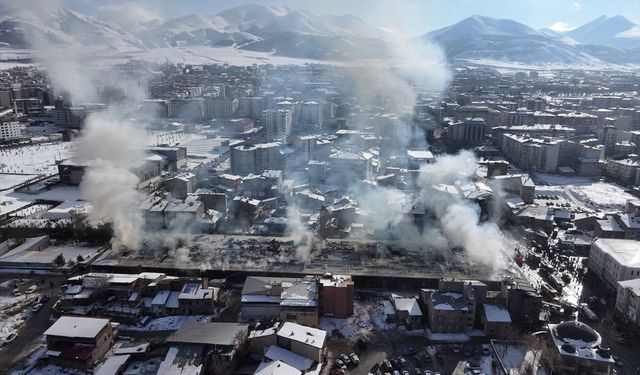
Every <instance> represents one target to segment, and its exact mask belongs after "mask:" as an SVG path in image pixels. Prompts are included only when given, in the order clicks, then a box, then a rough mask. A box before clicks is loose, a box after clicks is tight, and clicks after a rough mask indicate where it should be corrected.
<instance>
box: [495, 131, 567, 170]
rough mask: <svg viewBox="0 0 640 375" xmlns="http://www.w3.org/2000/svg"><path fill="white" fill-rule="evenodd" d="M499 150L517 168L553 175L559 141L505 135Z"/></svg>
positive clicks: (556, 164) (558, 151)
mask: <svg viewBox="0 0 640 375" xmlns="http://www.w3.org/2000/svg"><path fill="white" fill-rule="evenodd" d="M501 150H502V152H503V153H504V155H505V156H506V157H507V158H508V159H510V160H511V161H513V163H514V164H515V165H516V166H518V167H519V168H522V169H525V170H530V171H539V172H550V173H554V172H555V171H556V169H557V168H558V158H559V154H560V141H558V140H549V139H537V138H530V137H527V136H517V135H514V134H509V133H505V134H503V135H502V146H501Z"/></svg>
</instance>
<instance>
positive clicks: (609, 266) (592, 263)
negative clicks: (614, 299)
mask: <svg viewBox="0 0 640 375" xmlns="http://www.w3.org/2000/svg"><path fill="white" fill-rule="evenodd" d="M589 269H590V270H591V271H592V272H593V273H594V274H596V275H598V276H599V277H600V278H601V279H603V280H604V281H606V282H607V283H608V284H609V285H610V286H611V287H612V288H617V286H618V281H624V280H630V279H637V278H640V242H639V241H634V240H623V239H613V238H597V239H596V240H594V241H593V243H592V244H591V252H590V253H589Z"/></svg>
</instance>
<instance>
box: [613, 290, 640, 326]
mask: <svg viewBox="0 0 640 375" xmlns="http://www.w3.org/2000/svg"><path fill="white" fill-rule="evenodd" d="M615 315H616V316H618V317H619V318H621V319H622V321H624V322H626V323H629V324H631V325H633V326H634V327H635V328H636V329H640V278H636V279H630V280H624V281H618V291H617V294H616V309H615Z"/></svg>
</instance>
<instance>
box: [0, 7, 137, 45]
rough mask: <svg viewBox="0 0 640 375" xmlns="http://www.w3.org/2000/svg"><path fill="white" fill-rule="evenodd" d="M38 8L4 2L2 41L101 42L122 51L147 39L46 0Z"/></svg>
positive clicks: (0, 10)
mask: <svg viewBox="0 0 640 375" xmlns="http://www.w3.org/2000/svg"><path fill="white" fill-rule="evenodd" d="M40 5H41V6H39V7H38V8H37V9H34V8H27V7H24V6H14V5H12V4H0V15H1V16H0V44H2V45H5V46H10V47H13V48H30V47H32V46H33V44H37V45H38V46H39V47H44V46H47V45H75V46H96V45H98V46H100V47H101V48H104V49H114V50H118V51H122V50H131V49H139V48H142V47H143V43H142V42H141V41H140V40H138V39H137V38H136V37H134V36H133V35H131V34H130V33H128V32H126V31H124V30H123V29H121V28H120V27H118V26H117V25H114V24H112V23H108V22H104V21H101V20H98V19H97V18H95V17H92V16H87V15H85V14H81V13H78V12H74V11H71V10H68V9H64V8H59V7H56V6H55V5H53V4H51V3H49V2H42V4H40Z"/></svg>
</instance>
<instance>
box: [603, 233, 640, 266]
mask: <svg viewBox="0 0 640 375" xmlns="http://www.w3.org/2000/svg"><path fill="white" fill-rule="evenodd" d="M593 244H594V246H597V247H598V248H600V250H602V251H603V252H605V253H607V254H609V255H610V256H611V257H612V258H613V259H615V261H616V262H618V263H619V264H621V265H623V266H626V267H636V268H640V242H639V241H634V240H623V239H614V238H598V239H596V240H595V241H593Z"/></svg>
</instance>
